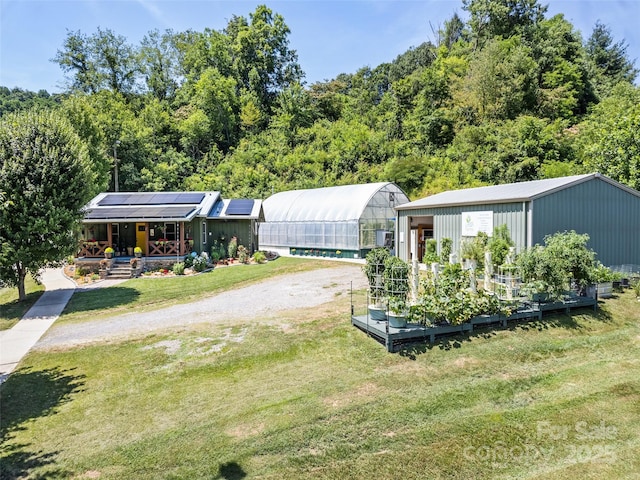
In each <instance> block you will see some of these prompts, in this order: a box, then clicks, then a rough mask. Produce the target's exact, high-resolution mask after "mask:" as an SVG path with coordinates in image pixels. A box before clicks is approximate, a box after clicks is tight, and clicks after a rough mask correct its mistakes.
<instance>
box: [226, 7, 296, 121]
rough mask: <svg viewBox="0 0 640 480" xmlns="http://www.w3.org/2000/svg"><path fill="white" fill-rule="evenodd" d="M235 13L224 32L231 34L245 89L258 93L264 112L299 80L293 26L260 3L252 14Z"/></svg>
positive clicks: (235, 64) (239, 77)
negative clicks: (292, 46)
mask: <svg viewBox="0 0 640 480" xmlns="http://www.w3.org/2000/svg"><path fill="white" fill-rule="evenodd" d="M249 17H250V19H251V22H248V21H247V19H246V18H244V17H238V16H234V17H232V18H231V20H230V21H229V23H228V25H227V27H226V28H225V30H224V33H225V34H226V35H227V36H228V37H229V42H230V50H231V62H232V65H233V70H234V71H235V75H236V80H237V82H238V86H239V87H240V89H241V91H242V92H244V91H249V92H253V93H255V94H256V96H257V98H258V100H259V101H260V108H261V110H262V111H264V112H267V113H270V112H271V106H272V105H273V102H274V101H275V99H276V97H277V94H278V93H279V92H280V91H282V90H283V89H285V88H287V87H288V86H291V85H293V84H294V83H295V82H299V81H300V80H301V79H302V77H303V74H302V70H301V68H300V65H299V64H298V55H297V53H296V51H295V50H292V49H290V48H289V38H288V35H289V33H290V30H289V27H288V26H287V25H286V24H285V22H284V18H283V17H282V16H281V15H278V14H275V15H274V14H273V12H272V11H271V10H270V9H269V8H267V7H266V6H265V5H259V6H258V7H257V8H256V10H255V12H253V13H252V14H250V15H249ZM223 73H224V72H223Z"/></svg>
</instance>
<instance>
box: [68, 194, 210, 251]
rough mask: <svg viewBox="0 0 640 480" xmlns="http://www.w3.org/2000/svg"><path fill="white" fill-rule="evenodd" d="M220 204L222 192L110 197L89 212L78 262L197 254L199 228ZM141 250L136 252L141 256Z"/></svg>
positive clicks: (97, 199)
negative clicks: (202, 217)
mask: <svg viewBox="0 0 640 480" xmlns="http://www.w3.org/2000/svg"><path fill="white" fill-rule="evenodd" d="M218 198H219V194H218V193H217V192H107V193H101V194H100V195H98V196H97V197H95V198H94V199H93V200H92V201H91V202H90V203H89V204H88V205H87V207H86V211H85V216H84V220H83V223H82V231H81V235H80V241H79V245H78V258H100V257H104V256H105V251H106V249H107V248H108V247H111V248H113V255H114V256H115V257H123V256H129V257H131V256H134V255H135V254H136V253H137V254H138V255H140V254H141V255H144V256H145V257H176V256H177V257H180V256H184V255H188V254H189V253H191V252H192V251H193V249H194V248H199V245H197V244H195V245H194V243H195V242H194V240H195V239H194V223H196V224H197V223H198V222H197V217H198V215H206V213H208V212H209V211H210V210H211V207H212V206H213V204H214V203H215V202H216V200H217V199H218ZM136 250H137V252H136Z"/></svg>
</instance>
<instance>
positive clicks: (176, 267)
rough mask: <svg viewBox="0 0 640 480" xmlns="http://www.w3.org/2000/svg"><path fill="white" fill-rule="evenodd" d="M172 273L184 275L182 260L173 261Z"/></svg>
mask: <svg viewBox="0 0 640 480" xmlns="http://www.w3.org/2000/svg"><path fill="white" fill-rule="evenodd" d="M173 273H174V274H176V275H184V262H178V263H174V264H173Z"/></svg>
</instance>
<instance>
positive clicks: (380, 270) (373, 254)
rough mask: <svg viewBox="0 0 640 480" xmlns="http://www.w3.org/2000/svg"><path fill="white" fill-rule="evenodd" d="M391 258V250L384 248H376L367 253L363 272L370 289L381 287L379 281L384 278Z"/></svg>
mask: <svg viewBox="0 0 640 480" xmlns="http://www.w3.org/2000/svg"><path fill="white" fill-rule="evenodd" d="M389 257H390V254H389V249H387V248H384V247H378V248H374V249H373V250H370V251H369V252H368V253H367V255H366V257H365V265H364V267H363V270H364V274H365V275H366V276H367V281H368V282H369V287H370V288H373V287H377V286H379V285H378V279H379V278H380V279H381V278H382V275H383V274H384V271H385V268H386V261H387V259H388V258H389Z"/></svg>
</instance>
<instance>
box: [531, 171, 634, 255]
mask: <svg viewBox="0 0 640 480" xmlns="http://www.w3.org/2000/svg"><path fill="white" fill-rule="evenodd" d="M532 209H533V222H532V226H533V228H532V238H533V243H540V244H542V243H543V242H544V236H545V235H548V234H553V233H555V232H562V231H565V230H575V231H576V232H578V233H588V234H589V237H590V241H589V247H590V248H592V249H593V250H595V251H596V252H597V253H598V259H599V260H600V261H601V262H602V263H604V264H605V265H622V264H640V197H637V196H635V195H632V194H631V193H629V192H627V191H625V190H623V189H621V188H618V187H616V186H615V185H611V184H610V183H607V182H605V181H603V180H601V179H599V178H594V179H593V180H590V181H588V182H584V183H581V184H578V185H576V186H573V187H570V188H567V189H564V190H560V191H558V192H556V193H553V194H550V195H547V196H545V197H542V198H539V199H537V200H534V201H533V202H532Z"/></svg>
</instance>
